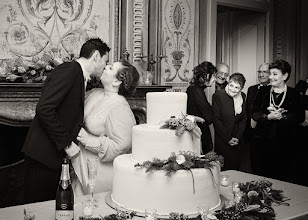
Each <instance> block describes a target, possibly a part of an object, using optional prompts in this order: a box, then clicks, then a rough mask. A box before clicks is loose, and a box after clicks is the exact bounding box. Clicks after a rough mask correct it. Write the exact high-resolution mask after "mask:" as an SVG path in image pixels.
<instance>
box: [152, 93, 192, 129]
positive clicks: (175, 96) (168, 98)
mask: <svg viewBox="0 0 308 220" xmlns="http://www.w3.org/2000/svg"><path fill="white" fill-rule="evenodd" d="M146 103H147V124H148V125H158V124H160V123H162V122H163V121H165V120H167V119H169V118H170V116H175V117H178V116H180V115H181V114H186V106H187V94H186V93H184V92H148V93H147V94H146Z"/></svg>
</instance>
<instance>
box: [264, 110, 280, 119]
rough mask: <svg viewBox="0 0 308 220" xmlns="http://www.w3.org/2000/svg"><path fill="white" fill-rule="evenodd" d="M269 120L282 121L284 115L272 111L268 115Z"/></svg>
mask: <svg viewBox="0 0 308 220" xmlns="http://www.w3.org/2000/svg"><path fill="white" fill-rule="evenodd" d="M267 118H268V119H269V120H280V119H282V118H283V115H282V113H281V112H280V111H271V112H270V113H269V114H268V115H267Z"/></svg>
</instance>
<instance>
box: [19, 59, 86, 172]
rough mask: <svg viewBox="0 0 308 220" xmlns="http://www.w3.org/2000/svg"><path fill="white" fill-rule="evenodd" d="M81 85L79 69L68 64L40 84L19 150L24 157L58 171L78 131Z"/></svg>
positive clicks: (80, 109) (83, 92)
mask: <svg viewBox="0 0 308 220" xmlns="http://www.w3.org/2000/svg"><path fill="white" fill-rule="evenodd" d="M84 87H85V84H84V77H83V72H82V69H81V66H80V64H79V63H78V62H76V61H72V62H68V63H63V64H61V65H59V66H57V67H56V68H55V69H54V70H53V71H52V72H51V73H50V75H49V76H48V77H47V79H46V80H45V82H44V85H43V89H42V93H41V97H40V99H39V101H38V103H37V106H36V114H35V117H34V119H33V121H32V123H31V125H30V129H29V131H28V134H27V137H26V139H25V142H24V146H23V148H22V152H24V153H25V154H26V155H27V156H29V157H31V158H32V159H34V160H36V161H38V162H40V163H42V164H44V165H45V166H47V167H49V168H51V169H60V168H61V163H62V162H63V157H64V156H65V155H66V153H65V151H64V148H65V147H66V146H68V145H70V143H71V142H72V141H75V142H76V143H77V141H76V137H77V135H78V133H79V131H80V128H81V126H82V123H83V116H84V95H85V88H84Z"/></svg>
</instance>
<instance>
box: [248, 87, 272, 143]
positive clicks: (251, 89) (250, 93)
mask: <svg viewBox="0 0 308 220" xmlns="http://www.w3.org/2000/svg"><path fill="white" fill-rule="evenodd" d="M266 87H267V86H261V85H260V84H256V85H253V86H250V87H249V88H248V90H247V98H246V114H247V123H246V129H245V137H246V138H248V139H249V138H250V137H251V136H252V135H253V128H252V127H251V118H252V113H251V111H252V108H253V102H254V100H255V98H256V96H257V94H258V92H259V91H260V90H262V89H264V88H266Z"/></svg>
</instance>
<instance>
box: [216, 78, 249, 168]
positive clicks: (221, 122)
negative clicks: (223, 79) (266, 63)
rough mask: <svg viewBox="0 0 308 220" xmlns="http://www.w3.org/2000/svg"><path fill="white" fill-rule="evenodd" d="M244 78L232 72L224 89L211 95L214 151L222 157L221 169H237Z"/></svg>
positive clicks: (245, 117) (242, 132)
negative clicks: (222, 164)
mask: <svg viewBox="0 0 308 220" xmlns="http://www.w3.org/2000/svg"><path fill="white" fill-rule="evenodd" d="M245 82H246V79H245V77H244V76H243V74H241V73H233V74H232V75H231V76H230V79H229V82H228V84H227V86H226V87H225V89H221V90H217V91H216V92H215V93H214V95H213V103H212V107H213V112H214V117H213V124H214V129H215V152H216V153H217V154H220V155H222V156H223V157H224V166H223V167H222V170H231V169H232V170H239V168H240V162H241V160H240V153H241V150H240V149H241V147H242V146H244V145H243V134H244V130H245V127H246V120H247V116H246V112H245V106H246V105H245V98H246V95H245V94H244V93H243V92H242V89H243V88H244V85H245Z"/></svg>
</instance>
